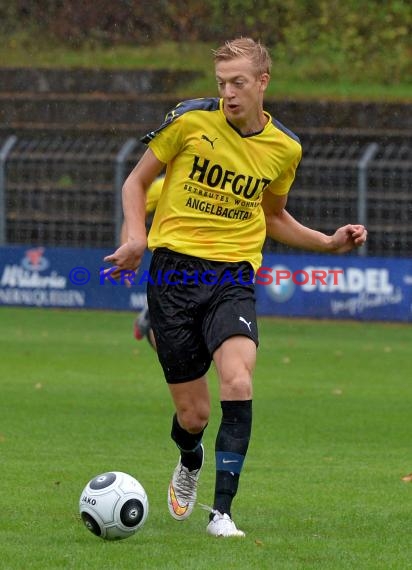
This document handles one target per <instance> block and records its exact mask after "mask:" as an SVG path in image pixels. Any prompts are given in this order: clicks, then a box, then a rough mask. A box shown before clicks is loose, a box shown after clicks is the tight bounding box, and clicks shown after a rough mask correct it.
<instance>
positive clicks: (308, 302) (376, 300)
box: [256, 254, 412, 321]
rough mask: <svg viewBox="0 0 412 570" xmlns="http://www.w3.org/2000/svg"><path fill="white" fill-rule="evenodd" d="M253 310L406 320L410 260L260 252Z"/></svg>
mask: <svg viewBox="0 0 412 570" xmlns="http://www.w3.org/2000/svg"><path fill="white" fill-rule="evenodd" d="M256 289H257V311H258V314H259V315H278V316H294V317H316V318H329V319H357V320H370V321H373V320H380V321H386V320H388V321H412V259H392V258H378V257H355V256H344V255H343V256H329V255H312V254H304V255H303V254H300V255H274V254H272V255H265V257H264V260H263V264H262V267H261V268H260V270H259V271H258V273H257V277H256Z"/></svg>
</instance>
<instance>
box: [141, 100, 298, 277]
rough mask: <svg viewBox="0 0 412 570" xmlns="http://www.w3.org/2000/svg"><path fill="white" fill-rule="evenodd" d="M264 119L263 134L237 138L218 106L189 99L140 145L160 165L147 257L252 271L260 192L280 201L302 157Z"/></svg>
mask: <svg viewBox="0 0 412 570" xmlns="http://www.w3.org/2000/svg"><path fill="white" fill-rule="evenodd" d="M265 115H266V116H267V119H268V120H267V123H266V125H265V127H264V128H263V129H262V130H261V131H260V132H258V133H254V134H251V135H247V136H245V135H242V134H241V133H240V132H239V131H238V130H237V129H236V128H235V127H234V126H233V125H231V124H230V123H229V122H228V121H227V119H226V117H225V115H224V112H223V100H222V99H219V98H207V99H193V100H190V101H184V102H182V103H180V104H178V105H177V106H176V107H175V108H174V109H173V110H172V111H171V112H169V113H168V114H167V115H166V118H165V121H164V123H163V124H162V125H161V126H160V127H159V129H157V130H155V131H152V132H150V133H148V134H147V135H145V136H144V137H143V138H142V142H144V143H146V144H148V145H149V147H150V149H151V150H152V151H153V153H154V154H155V156H156V158H158V160H160V161H161V162H164V163H165V164H166V165H167V167H166V176H165V179H164V182H163V190H162V193H161V196H160V199H159V203H158V206H157V209H156V212H155V215H154V218H153V222H152V226H151V229H150V232H149V237H148V246H149V249H151V250H154V249H156V248H157V247H167V248H169V249H171V250H173V251H177V252H180V253H184V254H188V255H193V256H196V257H201V258H204V259H210V260H213V261H226V262H237V261H248V262H249V263H250V264H251V265H252V267H253V268H254V270H255V271H256V270H257V269H258V268H259V266H260V264H261V261H262V253H261V251H262V247H263V242H264V240H265V236H266V224H265V217H264V213H263V209H262V206H261V202H262V196H263V192H264V190H265V189H266V188H267V187H269V186H270V188H269V191H271V192H273V193H274V194H279V195H284V194H287V193H288V192H289V189H290V187H291V184H292V182H293V180H294V177H295V171H296V168H297V166H298V164H299V161H300V158H301V155H302V148H301V145H300V142H299V139H298V137H297V136H296V135H294V134H293V133H292V132H291V131H289V130H288V129H286V128H285V127H284V126H283V125H282V124H281V123H279V122H278V121H275V120H273V119H272V117H271V116H270V115H269V113H267V112H266V111H265Z"/></svg>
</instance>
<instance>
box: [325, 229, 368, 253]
mask: <svg viewBox="0 0 412 570" xmlns="http://www.w3.org/2000/svg"><path fill="white" fill-rule="evenodd" d="M367 236H368V231H367V229H366V228H365V227H364V226H362V225H361V224H348V225H346V226H342V227H341V228H338V229H337V230H336V232H335V233H334V234H333V236H332V240H331V250H330V252H331V253H346V252H348V251H352V250H353V249H355V248H357V247H361V246H362V245H363V244H364V243H365V241H366V238H367Z"/></svg>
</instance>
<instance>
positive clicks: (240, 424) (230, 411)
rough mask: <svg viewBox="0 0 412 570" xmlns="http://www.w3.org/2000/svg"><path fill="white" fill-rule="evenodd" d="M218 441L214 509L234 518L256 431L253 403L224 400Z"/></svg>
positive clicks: (249, 401) (250, 401) (216, 447)
mask: <svg viewBox="0 0 412 570" xmlns="http://www.w3.org/2000/svg"><path fill="white" fill-rule="evenodd" d="M221 406H222V421H221V424H220V428H219V432H218V434H217V438H216V446H215V453H216V486H215V497H214V503H213V508H214V509H215V510H217V511H219V512H220V513H222V514H223V513H227V514H228V515H229V516H230V509H231V505H232V501H233V498H234V497H235V495H236V493H237V489H238V485H239V477H240V473H241V470H242V466H243V461H244V459H245V456H246V453H247V449H248V446H249V440H250V434H251V430H252V400H245V401H243V400H242V401H224V402H221Z"/></svg>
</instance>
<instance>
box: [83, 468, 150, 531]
mask: <svg viewBox="0 0 412 570" xmlns="http://www.w3.org/2000/svg"><path fill="white" fill-rule="evenodd" d="M79 509H80V516H81V518H82V521H83V523H84V524H85V526H86V528H88V529H89V530H90V532H92V533H93V534H95V535H96V536H99V537H100V538H104V539H106V540H120V539H122V538H127V537H128V536H132V534H134V533H135V532H136V531H138V530H140V529H141V528H142V526H143V525H144V523H145V521H146V519H147V515H148V514H149V500H148V498H147V495H146V491H145V490H144V488H143V487H142V485H141V484H140V483H139V481H137V479H135V478H134V477H132V476H131V475H128V474H127V473H122V472H121V471H110V472H109V473H102V474H101V475H97V476H96V477H94V478H93V479H92V480H91V481H89V482H88V483H87V485H86V487H85V488H84V490H83V492H82V494H81V495H80V501H79Z"/></svg>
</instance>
